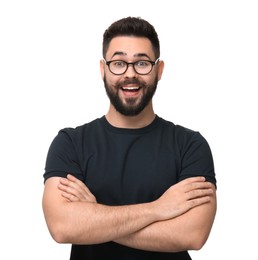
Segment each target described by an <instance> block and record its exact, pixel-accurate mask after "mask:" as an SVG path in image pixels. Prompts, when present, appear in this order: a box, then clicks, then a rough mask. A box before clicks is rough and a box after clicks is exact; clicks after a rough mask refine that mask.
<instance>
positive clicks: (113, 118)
mask: <svg viewBox="0 0 258 260" xmlns="http://www.w3.org/2000/svg"><path fill="white" fill-rule="evenodd" d="M155 116H156V115H155V113H154V111H153V107H152V103H151V102H150V104H149V105H148V106H146V107H145V108H144V110H143V111H142V112H141V113H140V114H138V115H136V116H125V115H122V114H121V113H119V112H118V111H117V110H116V109H115V108H114V107H113V106H112V104H110V107H109V110H108V113H107V114H106V119H107V121H108V122H109V123H110V124H111V125H113V126H115V127H119V128H132V129H134V128H142V127H145V126H147V125H149V124H150V123H151V122H152V121H153V120H154V119H155Z"/></svg>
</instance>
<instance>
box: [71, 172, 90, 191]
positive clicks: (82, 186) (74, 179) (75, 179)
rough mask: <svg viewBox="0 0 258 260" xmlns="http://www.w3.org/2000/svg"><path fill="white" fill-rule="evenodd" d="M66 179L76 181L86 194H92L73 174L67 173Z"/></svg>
mask: <svg viewBox="0 0 258 260" xmlns="http://www.w3.org/2000/svg"><path fill="white" fill-rule="evenodd" d="M67 179H68V180H70V181H72V182H73V183H76V184H77V185H78V186H79V187H80V188H81V189H82V191H86V192H87V193H88V194H92V193H91V191H90V190H89V188H88V187H87V186H86V184H85V183H84V182H82V181H81V180H79V179H77V178H76V177H74V176H73V175H71V174H68V175H67Z"/></svg>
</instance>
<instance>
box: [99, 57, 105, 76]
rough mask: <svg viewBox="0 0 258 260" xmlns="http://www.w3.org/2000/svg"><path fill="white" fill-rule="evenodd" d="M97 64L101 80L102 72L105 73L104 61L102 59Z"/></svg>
mask: <svg viewBox="0 0 258 260" xmlns="http://www.w3.org/2000/svg"><path fill="white" fill-rule="evenodd" d="M99 66H100V73H101V77H102V80H104V74H105V61H104V60H103V59H102V60H100V62H99Z"/></svg>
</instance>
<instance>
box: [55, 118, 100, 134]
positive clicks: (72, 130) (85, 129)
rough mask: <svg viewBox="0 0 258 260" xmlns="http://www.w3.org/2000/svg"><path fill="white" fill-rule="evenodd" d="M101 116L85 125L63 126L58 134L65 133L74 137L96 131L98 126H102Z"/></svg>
mask: <svg viewBox="0 0 258 260" xmlns="http://www.w3.org/2000/svg"><path fill="white" fill-rule="evenodd" d="M101 120H102V119H101V118H97V119H95V120H93V121H90V122H88V123H85V124H83V125H79V126H76V127H65V128H62V129H61V130H59V132H58V135H64V136H67V137H70V138H74V137H80V136H82V135H85V134H87V133H89V132H94V131H96V130H97V129H98V128H100V125H101V124H100V122H101Z"/></svg>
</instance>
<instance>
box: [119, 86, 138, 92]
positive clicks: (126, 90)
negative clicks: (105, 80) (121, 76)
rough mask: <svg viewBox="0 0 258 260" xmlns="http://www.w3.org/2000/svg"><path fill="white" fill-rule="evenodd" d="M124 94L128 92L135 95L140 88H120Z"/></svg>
mask: <svg viewBox="0 0 258 260" xmlns="http://www.w3.org/2000/svg"><path fill="white" fill-rule="evenodd" d="M121 89H122V90H123V91H124V92H129V93H136V92H138V91H139V90H140V87H122V88H121Z"/></svg>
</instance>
